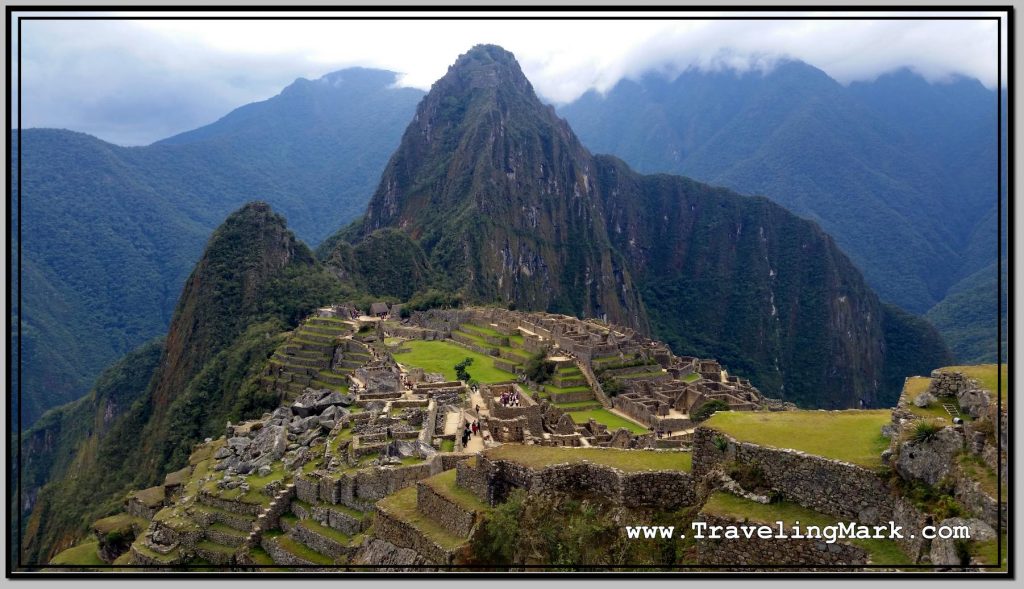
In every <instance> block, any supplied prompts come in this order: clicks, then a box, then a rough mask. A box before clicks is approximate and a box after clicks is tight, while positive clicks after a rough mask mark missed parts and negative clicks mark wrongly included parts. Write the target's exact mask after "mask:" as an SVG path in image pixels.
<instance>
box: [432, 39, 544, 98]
mask: <svg viewBox="0 0 1024 589" xmlns="http://www.w3.org/2000/svg"><path fill="white" fill-rule="evenodd" d="M499 87H506V88H509V89H515V90H516V91H520V92H527V93H529V94H531V95H532V94H533V86H532V85H531V84H530V81H529V80H527V79H526V75H525V74H523V70H522V69H521V68H520V67H519V62H518V61H516V57H515V55H513V54H512V53H511V52H509V51H506V50H505V49H503V48H501V47H499V46H497V45H476V46H474V47H473V48H472V49H470V50H469V51H467V52H465V53H463V54H462V55H460V56H459V58H458V59H456V60H455V63H453V64H452V65H450V66H449V67H448V73H446V74H445V76H444V77H443V78H441V79H440V80H438V81H437V83H435V84H434V87H433V88H432V89H431V91H434V90H440V91H443V92H446V93H448V92H452V91H453V90H456V91H457V90H458V89H461V90H463V91H475V90H489V89H497V88H499Z"/></svg>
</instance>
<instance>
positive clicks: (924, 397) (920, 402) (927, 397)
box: [914, 391, 936, 408]
mask: <svg viewBox="0 0 1024 589" xmlns="http://www.w3.org/2000/svg"><path fill="white" fill-rule="evenodd" d="M935 401H936V399H935V395H933V394H931V393H929V392H927V391H925V392H923V393H921V394H920V395H918V396H917V398H915V399H914V405H915V406H917V407H922V408H923V407H928V406H929V405H931V404H932V403H934V402H935Z"/></svg>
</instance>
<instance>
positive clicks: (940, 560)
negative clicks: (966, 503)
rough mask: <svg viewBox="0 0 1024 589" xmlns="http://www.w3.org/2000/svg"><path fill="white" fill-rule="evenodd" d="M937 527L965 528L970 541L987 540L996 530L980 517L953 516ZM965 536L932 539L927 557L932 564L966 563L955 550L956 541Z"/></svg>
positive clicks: (993, 535)
mask: <svg viewBox="0 0 1024 589" xmlns="http://www.w3.org/2000/svg"><path fill="white" fill-rule="evenodd" d="M938 527H939V528H944V527H945V528H958V527H964V528H967V530H968V533H967V536H968V538H969V539H970V541H971V542H987V541H989V540H992V539H993V538H995V537H996V531H995V530H994V529H992V526H990V525H988V524H987V523H985V522H983V521H981V520H980V519H966V518H961V517H953V518H949V519H944V520H942V521H941V522H939V525H938ZM965 540H966V539H965V538H940V537H936V538H935V539H933V540H932V545H931V550H930V551H929V553H928V558H929V560H931V563H932V564H933V565H937V566H948V567H960V566H964V565H966V564H968V563H966V562H964V561H963V557H962V554H961V551H960V550H957V543H958V542H964V541H965Z"/></svg>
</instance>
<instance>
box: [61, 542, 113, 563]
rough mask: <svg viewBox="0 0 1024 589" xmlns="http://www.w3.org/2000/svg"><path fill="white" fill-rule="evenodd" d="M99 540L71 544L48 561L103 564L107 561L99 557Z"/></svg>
mask: <svg viewBox="0 0 1024 589" xmlns="http://www.w3.org/2000/svg"><path fill="white" fill-rule="evenodd" d="M99 547H100V543H99V542H86V543H85V544H79V545H78V546H72V547H71V548H68V549H67V550H65V551H63V552H61V553H59V554H57V555H56V556H54V557H53V560H51V561H50V564H66V565H77V566H93V565H105V564H107V563H105V562H103V560H101V559H100V555H99V552H98V550H99Z"/></svg>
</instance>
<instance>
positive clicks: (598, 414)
mask: <svg viewBox="0 0 1024 589" xmlns="http://www.w3.org/2000/svg"><path fill="white" fill-rule="evenodd" d="M569 416H570V417H572V420H573V421H575V422H576V423H578V424H584V423H587V420H588V419H593V420H594V421H596V422H598V423H603V424H604V425H607V426H608V431H612V432H613V431H615V430H617V429H619V428H620V427H624V428H626V429H628V430H629V431H631V432H633V433H634V434H646V433H650V431H651V430H649V429H648V428H646V427H644V426H642V425H640V424H639V423H636V422H634V421H630V420H628V419H626V418H625V417H622V416H620V415H616V414H614V413H612V412H611V411H608V410H607V409H591V410H590V411H573V412H571V413H569Z"/></svg>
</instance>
